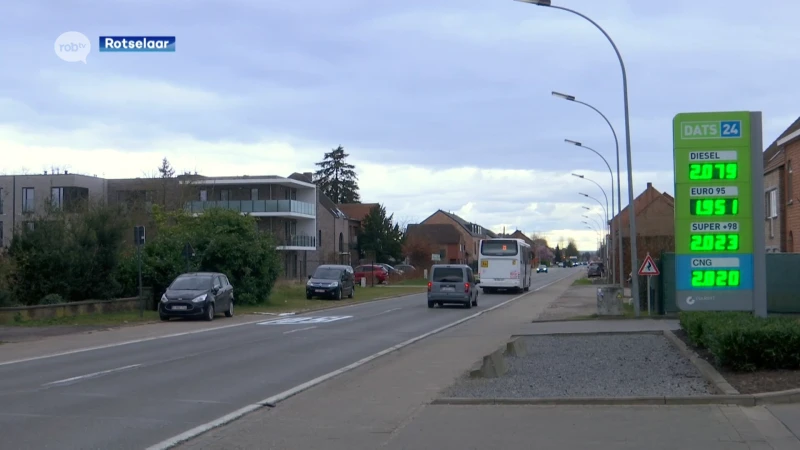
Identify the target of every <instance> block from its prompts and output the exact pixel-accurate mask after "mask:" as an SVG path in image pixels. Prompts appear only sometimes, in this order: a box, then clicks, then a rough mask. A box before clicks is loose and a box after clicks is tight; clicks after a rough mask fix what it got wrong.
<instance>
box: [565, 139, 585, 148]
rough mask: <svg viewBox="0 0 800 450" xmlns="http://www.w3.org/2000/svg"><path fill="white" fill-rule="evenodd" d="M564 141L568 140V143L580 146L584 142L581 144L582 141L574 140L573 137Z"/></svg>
mask: <svg viewBox="0 0 800 450" xmlns="http://www.w3.org/2000/svg"><path fill="white" fill-rule="evenodd" d="M564 142H566V143H567V144H572V145H577V146H578V147H582V146H583V144H581V143H580V142H578V141H573V140H572V139H564Z"/></svg>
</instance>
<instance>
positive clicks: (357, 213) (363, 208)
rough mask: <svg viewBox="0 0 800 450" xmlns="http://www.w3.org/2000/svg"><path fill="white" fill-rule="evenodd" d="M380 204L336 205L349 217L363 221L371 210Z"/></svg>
mask: <svg viewBox="0 0 800 450" xmlns="http://www.w3.org/2000/svg"><path fill="white" fill-rule="evenodd" d="M378 205H379V204H378V203H339V204H338V205H336V206H337V207H338V208H339V209H340V210H341V211H342V212H343V213H344V214H345V215H346V216H347V217H349V218H351V219H354V220H358V221H363V220H364V217H367V215H368V214H369V212H370V210H371V209H372V208H374V207H376V206H378Z"/></svg>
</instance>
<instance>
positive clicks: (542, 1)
mask: <svg viewBox="0 0 800 450" xmlns="http://www.w3.org/2000/svg"><path fill="white" fill-rule="evenodd" d="M514 1H518V2H522V3H530V4H532V5H538V6H546V7H548V8H553V9H559V10H561V11H566V12H568V13H571V14H574V15H576V16H578V17H580V18H582V19H584V20H586V21H587V22H589V23H591V24H592V25H594V27H595V28H597V29H598V30H599V31H600V32H601V33H603V36H605V38H606V39H607V40H608V43H609V44H611V47H612V48H613V49H614V53H615V54H616V55H617V60H619V67H620V69H621V70H622V102H623V105H624V109H625V152H626V156H627V159H628V161H627V163H628V164H627V166H628V206H629V208H628V214H629V220H628V222H629V225H630V234H631V270H636V269H637V264H638V258H637V255H638V253H637V249H636V211H634V210H633V163H632V161H631V159H632V158H631V116H630V108H629V107H628V72H627V71H626V70H625V61H623V59H622V55H621V54H620V52H619V49H618V48H617V44H616V43H615V42H614V40H613V39H611V36H609V34H608V33H607V32H606V30H604V29H603V27H601V26H600V24H598V23H597V22H595V21H594V20H592V19H591V18H589V16H587V15H585V14H582V13H579V12H578V11H575V10H573V9H569V8H565V7H563V6H554V5H553V4H552V3H551V0H514ZM621 202H622V200H620V203H621ZM620 240H622V234H621V233H620ZM631 296H632V297H633V310H634V313H635V315H636V317H639V315H641V310H640V305H639V277H631Z"/></svg>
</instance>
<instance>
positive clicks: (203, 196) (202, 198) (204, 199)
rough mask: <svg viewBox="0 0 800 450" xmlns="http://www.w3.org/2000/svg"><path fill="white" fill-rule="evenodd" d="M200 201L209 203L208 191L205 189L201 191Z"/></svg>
mask: <svg viewBox="0 0 800 450" xmlns="http://www.w3.org/2000/svg"><path fill="white" fill-rule="evenodd" d="M200 201H201V202H207V201H208V191H207V190H205V189H200Z"/></svg>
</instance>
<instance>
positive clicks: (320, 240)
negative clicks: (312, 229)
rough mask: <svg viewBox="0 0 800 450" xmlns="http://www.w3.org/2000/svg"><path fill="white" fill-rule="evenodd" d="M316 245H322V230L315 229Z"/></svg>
mask: <svg viewBox="0 0 800 450" xmlns="http://www.w3.org/2000/svg"><path fill="white" fill-rule="evenodd" d="M317 245H318V246H320V245H322V230H319V231H317Z"/></svg>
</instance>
